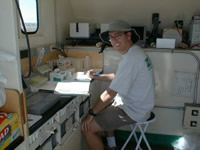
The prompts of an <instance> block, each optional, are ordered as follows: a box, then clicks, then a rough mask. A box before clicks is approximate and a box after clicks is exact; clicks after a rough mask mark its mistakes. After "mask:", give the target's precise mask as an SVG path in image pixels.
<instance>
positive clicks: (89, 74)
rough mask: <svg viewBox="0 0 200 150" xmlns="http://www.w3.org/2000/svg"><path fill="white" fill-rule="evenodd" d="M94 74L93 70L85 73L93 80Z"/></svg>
mask: <svg viewBox="0 0 200 150" xmlns="http://www.w3.org/2000/svg"><path fill="white" fill-rule="evenodd" d="M94 73H95V71H94V70H93V69H91V70H88V71H87V73H86V75H87V76H88V77H90V78H92V79H93V78H94Z"/></svg>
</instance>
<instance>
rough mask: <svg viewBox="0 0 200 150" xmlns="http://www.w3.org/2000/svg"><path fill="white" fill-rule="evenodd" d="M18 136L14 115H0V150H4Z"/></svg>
mask: <svg viewBox="0 0 200 150" xmlns="http://www.w3.org/2000/svg"><path fill="white" fill-rule="evenodd" d="M18 136H19V124H18V122H17V114H16V113H9V114H7V113H0V150H4V149H5V148H6V147H7V146H8V145H9V144H10V143H12V142H13V141H14V140H15V139H16V138H17V137H18Z"/></svg>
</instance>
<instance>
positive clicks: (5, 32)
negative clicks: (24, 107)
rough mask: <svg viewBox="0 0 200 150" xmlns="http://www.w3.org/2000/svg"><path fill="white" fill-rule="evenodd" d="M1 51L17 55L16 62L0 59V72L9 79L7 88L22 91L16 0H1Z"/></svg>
mask: <svg viewBox="0 0 200 150" xmlns="http://www.w3.org/2000/svg"><path fill="white" fill-rule="evenodd" d="M0 20H1V27H0V51H4V52H7V53H10V54H12V55H14V56H16V60H17V61H15V62H5V61H3V62H2V61H0V72H2V73H3V74H5V76H6V77H7V79H8V84H7V85H6V86H5V87H6V88H11V89H16V90H18V91H19V92H22V86H21V72H20V71H21V67H20V61H19V45H18V41H17V29H16V23H15V22H16V15H15V1H13V0H1V1H0Z"/></svg>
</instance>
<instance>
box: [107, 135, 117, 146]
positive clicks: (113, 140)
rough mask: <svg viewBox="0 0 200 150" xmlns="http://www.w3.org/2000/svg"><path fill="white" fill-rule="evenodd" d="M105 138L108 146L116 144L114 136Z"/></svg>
mask: <svg viewBox="0 0 200 150" xmlns="http://www.w3.org/2000/svg"><path fill="white" fill-rule="evenodd" d="M106 138H107V143H108V146H109V147H110V148H112V147H115V146H116V142H115V136H108V137H106Z"/></svg>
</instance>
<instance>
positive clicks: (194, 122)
mask: <svg viewBox="0 0 200 150" xmlns="http://www.w3.org/2000/svg"><path fill="white" fill-rule="evenodd" d="M183 127H184V128H190V129H200V105H199V104H185V112H184V117H183Z"/></svg>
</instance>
